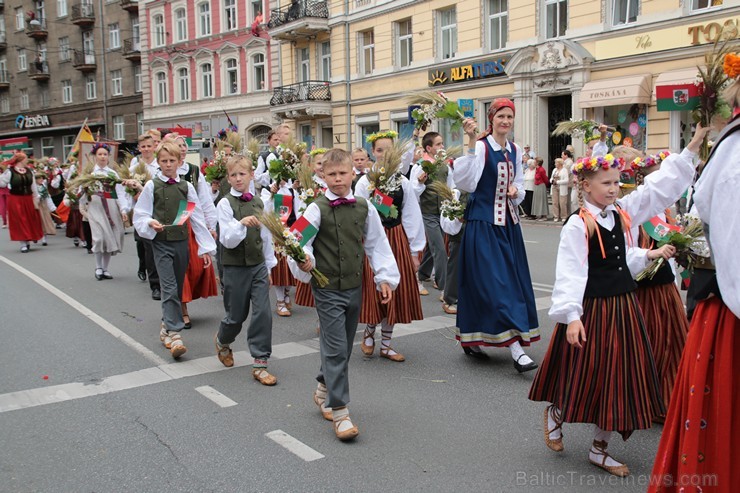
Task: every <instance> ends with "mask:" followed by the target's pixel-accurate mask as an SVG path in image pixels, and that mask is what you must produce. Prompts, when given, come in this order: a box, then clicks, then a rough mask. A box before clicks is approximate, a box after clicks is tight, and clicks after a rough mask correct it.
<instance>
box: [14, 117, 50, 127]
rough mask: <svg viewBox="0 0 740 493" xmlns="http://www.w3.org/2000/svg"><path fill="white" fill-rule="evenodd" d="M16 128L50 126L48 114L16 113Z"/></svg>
mask: <svg viewBox="0 0 740 493" xmlns="http://www.w3.org/2000/svg"><path fill="white" fill-rule="evenodd" d="M15 126H16V128H21V129H23V128H36V127H50V126H51V122H50V121H49V115H36V116H31V115H18V117H17V118H16V119H15Z"/></svg>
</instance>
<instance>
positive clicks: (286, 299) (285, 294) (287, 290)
mask: <svg viewBox="0 0 740 493" xmlns="http://www.w3.org/2000/svg"><path fill="white" fill-rule="evenodd" d="M283 301H284V302H286V303H290V286H284V288H283Z"/></svg>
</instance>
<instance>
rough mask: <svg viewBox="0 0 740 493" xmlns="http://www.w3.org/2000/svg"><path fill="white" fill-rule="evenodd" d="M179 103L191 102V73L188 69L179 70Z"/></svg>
mask: <svg viewBox="0 0 740 493" xmlns="http://www.w3.org/2000/svg"><path fill="white" fill-rule="evenodd" d="M177 98H178V101H190V73H189V71H188V69H187V68H185V67H183V68H179V69H177Z"/></svg>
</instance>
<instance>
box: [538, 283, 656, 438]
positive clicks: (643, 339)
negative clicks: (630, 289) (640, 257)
mask: <svg viewBox="0 0 740 493" xmlns="http://www.w3.org/2000/svg"><path fill="white" fill-rule="evenodd" d="M581 320H582V322H583V327H584V329H585V331H586V342H583V343H582V344H583V349H578V348H577V347H575V346H571V345H570V344H568V341H567V340H566V330H567V325H565V324H558V325H557V326H556V327H555V331H554V332H553V335H552V339H551V340H550V347H549V348H548V349H547V354H546V355H545V359H544V360H543V361H542V364H541V365H540V368H539V370H538V371H537V375H536V376H535V378H534V381H533V382H532V388H531V389H530V391H529V398H530V399H531V400H533V401H547V402H552V403H553V404H555V406H557V407H558V408H559V409H560V410H561V413H562V417H563V421H564V422H567V423H594V424H596V425H597V426H598V427H599V428H601V429H602V430H609V431H617V432H619V433H620V434H621V435H622V438H623V439H625V440H626V439H627V438H629V436H630V435H631V434H632V432H633V431H634V430H643V429H646V428H650V426H651V424H652V420H653V418H654V417H655V416H659V415H661V414H663V412H665V410H664V407H663V399H662V398H661V390H660V381H659V380H658V374H657V372H656V371H655V363H654V362H653V356H652V352H651V350H650V342H649V341H648V337H647V333H646V332H645V324H644V322H643V319H642V314H641V313H640V308H639V306H638V304H637V298H636V297H635V294H634V293H627V294H623V295H619V296H612V297H609V298H586V299H584V300H583V316H582V317H581Z"/></svg>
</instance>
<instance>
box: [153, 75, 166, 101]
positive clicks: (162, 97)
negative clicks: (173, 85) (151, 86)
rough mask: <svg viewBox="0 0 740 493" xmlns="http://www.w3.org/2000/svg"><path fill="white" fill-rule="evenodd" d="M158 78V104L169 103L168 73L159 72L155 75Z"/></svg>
mask: <svg viewBox="0 0 740 493" xmlns="http://www.w3.org/2000/svg"><path fill="white" fill-rule="evenodd" d="M154 78H155V80H156V84H157V87H156V91H155V92H156V94H157V104H167V74H166V73H165V72H157V73H156V74H155V76H154Z"/></svg>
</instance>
